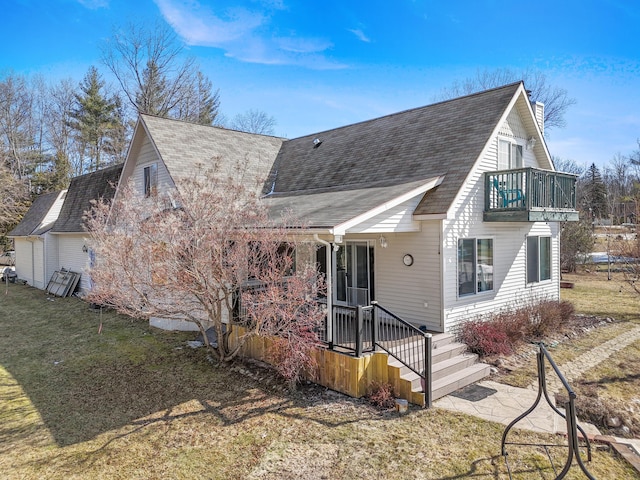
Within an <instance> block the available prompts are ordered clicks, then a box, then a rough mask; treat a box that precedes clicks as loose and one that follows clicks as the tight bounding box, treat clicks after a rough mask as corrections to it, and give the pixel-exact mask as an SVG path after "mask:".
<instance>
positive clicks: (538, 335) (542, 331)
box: [526, 300, 574, 340]
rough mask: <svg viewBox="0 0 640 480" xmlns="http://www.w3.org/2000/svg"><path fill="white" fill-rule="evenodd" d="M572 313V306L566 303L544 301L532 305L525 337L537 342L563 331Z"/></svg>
mask: <svg viewBox="0 0 640 480" xmlns="http://www.w3.org/2000/svg"><path fill="white" fill-rule="evenodd" d="M573 312H574V308H573V305H572V304H571V303H569V302H567V301H562V302H556V301H552V300H544V301H542V302H540V303H538V304H535V305H533V308H532V311H531V317H530V319H529V328H528V329H527V331H526V335H527V337H528V338H529V339H531V340H539V339H542V338H544V337H546V336H547V335H549V334H551V333H555V332H562V331H564V328H565V321H566V320H567V319H568V318H570V317H571V315H573Z"/></svg>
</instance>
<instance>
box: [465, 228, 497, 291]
mask: <svg viewBox="0 0 640 480" xmlns="http://www.w3.org/2000/svg"><path fill="white" fill-rule="evenodd" d="M489 290H493V240H492V239H490V238H477V239H476V238H461V239H459V240H458V295H459V296H461V297H462V296H464V295H472V294H475V293H480V292H486V291H489Z"/></svg>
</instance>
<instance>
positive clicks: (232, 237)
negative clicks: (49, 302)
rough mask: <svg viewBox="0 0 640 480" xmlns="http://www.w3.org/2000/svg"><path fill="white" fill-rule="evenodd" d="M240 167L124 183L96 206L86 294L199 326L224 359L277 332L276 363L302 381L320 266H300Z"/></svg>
mask: <svg viewBox="0 0 640 480" xmlns="http://www.w3.org/2000/svg"><path fill="white" fill-rule="evenodd" d="M237 171H239V169H234V172H237ZM234 172H231V171H229V172H228V173H227V172H223V171H222V170H221V169H220V168H218V169H216V171H213V172H203V173H200V174H197V175H194V176H193V177H192V178H190V179H188V180H182V181H179V183H178V188H177V190H174V191H172V192H168V193H167V194H165V195H162V194H157V195H156V196H153V195H152V196H150V197H149V198H141V197H140V196H139V195H137V194H136V193H135V192H134V190H133V188H132V185H129V186H126V187H125V186H122V187H121V190H120V191H119V192H118V195H117V197H116V199H115V201H114V203H113V205H109V204H105V203H98V204H96V206H95V208H94V209H93V211H92V212H91V214H90V215H89V217H88V220H87V227H88V229H89V232H90V235H91V247H92V249H93V250H94V251H95V254H96V258H97V259H98V261H97V264H96V265H95V266H94V267H93V268H92V270H91V272H90V273H91V279H92V281H93V283H94V287H93V289H92V290H91V292H90V293H89V300H90V301H92V302H95V303H98V304H103V305H107V306H110V307H113V308H116V309H117V310H118V311H119V312H122V313H125V314H127V315H130V316H133V317H136V318H144V319H147V318H150V317H157V318H163V319H168V320H181V321H184V320H187V321H190V322H193V323H194V324H195V325H197V327H198V329H199V330H200V331H201V332H202V334H203V337H204V339H205V343H207V345H208V346H209V348H211V350H212V351H213V352H215V354H216V356H217V358H218V359H219V360H220V361H223V362H226V361H229V360H231V359H233V358H234V357H235V356H236V355H238V354H239V353H240V351H241V348H242V346H243V344H244V343H245V342H246V341H247V340H248V339H249V338H251V337H255V336H274V337H276V340H275V349H274V352H273V359H274V361H275V362H276V367H277V368H278V369H279V371H280V372H281V373H282V374H283V375H285V376H286V377H287V378H289V379H290V380H296V379H297V378H298V376H299V375H300V374H301V371H302V370H304V369H305V368H306V367H309V365H310V364H311V363H312V360H311V358H312V357H311V356H310V349H311V348H312V347H313V346H315V345H317V344H318V337H317V335H316V333H315V329H316V327H317V325H318V324H319V322H320V321H321V319H322V318H323V315H324V313H323V311H322V310H321V308H320V307H319V305H318V304H317V303H316V302H315V301H314V299H315V298H317V293H318V289H319V288H322V283H321V281H320V279H319V277H318V273H317V271H316V268H315V265H306V264H303V265H295V264H294V254H295V249H296V247H297V245H296V243H295V241H294V240H293V238H292V237H290V235H288V231H287V229H286V227H285V226H283V224H282V223H278V224H276V223H274V222H272V221H270V220H269V218H268V215H267V210H266V207H265V205H264V204H263V203H262V202H261V200H260V198H259V196H258V188H256V187H255V185H253V186H252V185H247V184H246V183H243V181H242V179H241V177H239V176H238V175H236V174H235V173H234ZM313 258H315V257H314V256H313ZM238 301H240V303H238ZM237 327H242V331H239V330H238V329H237ZM208 328H212V329H213V331H214V332H215V342H209V341H208V337H207V334H206V331H207V329H208ZM232 337H233V338H232ZM233 339H236V340H237V341H236V340H234V341H232V340H233Z"/></svg>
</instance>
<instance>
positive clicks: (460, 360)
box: [431, 352, 478, 382]
mask: <svg viewBox="0 0 640 480" xmlns="http://www.w3.org/2000/svg"><path fill="white" fill-rule="evenodd" d="M477 362H478V355H476V354H475V353H468V352H464V353H462V354H460V355H456V356H455V357H451V358H447V359H446V360H443V361H441V362H437V363H434V364H433V367H432V371H431V378H432V379H433V381H434V382H435V381H437V380H440V379H441V378H444V377H446V376H448V375H453V374H454V373H456V372H459V371H460V370H464V369H465V368H467V367H470V366H471V365H473V364H474V363H477Z"/></svg>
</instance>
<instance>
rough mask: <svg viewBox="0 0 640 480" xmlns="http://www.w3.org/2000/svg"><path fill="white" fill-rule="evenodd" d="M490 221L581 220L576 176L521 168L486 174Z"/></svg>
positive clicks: (485, 190) (486, 199) (485, 191)
mask: <svg viewBox="0 0 640 480" xmlns="http://www.w3.org/2000/svg"><path fill="white" fill-rule="evenodd" d="M484 187H485V188H484V220H485V221H487V222H564V221H577V220H578V212H577V210H576V176H575V175H572V174H570V173H560V172H553V171H550V170H539V169H536V168H520V169H517V170H503V171H499V172H487V173H485V174H484Z"/></svg>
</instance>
